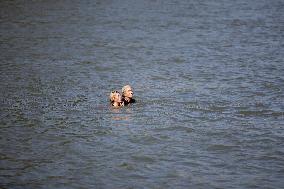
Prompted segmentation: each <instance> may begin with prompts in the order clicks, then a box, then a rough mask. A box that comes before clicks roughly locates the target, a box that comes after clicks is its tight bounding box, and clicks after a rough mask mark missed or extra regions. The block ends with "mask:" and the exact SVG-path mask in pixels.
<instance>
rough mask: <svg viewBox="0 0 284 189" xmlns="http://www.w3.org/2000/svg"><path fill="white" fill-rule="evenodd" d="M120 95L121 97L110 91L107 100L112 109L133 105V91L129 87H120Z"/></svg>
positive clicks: (117, 93)
mask: <svg viewBox="0 0 284 189" xmlns="http://www.w3.org/2000/svg"><path fill="white" fill-rule="evenodd" d="M121 93H122V95H121V94H120V93H119V92H118V91H111V93H110V95H109V100H110V103H111V105H112V106H113V107H122V106H126V105H129V104H131V103H135V99H133V91H132V88H131V86H130V85H125V86H124V87H122V89H121Z"/></svg>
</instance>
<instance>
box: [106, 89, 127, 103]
mask: <svg viewBox="0 0 284 189" xmlns="http://www.w3.org/2000/svg"><path fill="white" fill-rule="evenodd" d="M109 100H110V103H111V105H112V106H113V107H121V106H124V102H123V101H122V98H121V95H120V93H119V92H118V91H111V93H110V95H109Z"/></svg>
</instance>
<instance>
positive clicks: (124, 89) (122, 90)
mask: <svg viewBox="0 0 284 189" xmlns="http://www.w3.org/2000/svg"><path fill="white" fill-rule="evenodd" d="M127 88H131V86H130V85H125V86H124V87H122V89H121V92H122V96H124V93H125V91H126V89H127Z"/></svg>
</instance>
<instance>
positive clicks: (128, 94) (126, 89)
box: [122, 85, 133, 103]
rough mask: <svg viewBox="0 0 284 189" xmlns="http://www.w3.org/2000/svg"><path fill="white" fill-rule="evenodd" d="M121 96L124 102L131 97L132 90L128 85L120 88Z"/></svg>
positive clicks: (128, 100)
mask: <svg viewBox="0 0 284 189" xmlns="http://www.w3.org/2000/svg"><path fill="white" fill-rule="evenodd" d="M122 97H123V99H124V101H125V102H128V103H129V102H130V101H131V99H132V98H133V91H132V88H131V86H130V85H126V86H124V87H123V88H122Z"/></svg>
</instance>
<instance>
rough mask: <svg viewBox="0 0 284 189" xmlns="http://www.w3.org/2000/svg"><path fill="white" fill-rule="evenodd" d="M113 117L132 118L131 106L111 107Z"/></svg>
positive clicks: (113, 118)
mask: <svg viewBox="0 0 284 189" xmlns="http://www.w3.org/2000/svg"><path fill="white" fill-rule="evenodd" d="M111 112H112V116H111V119H112V120H115V121H121V120H124V121H129V120H131V119H132V116H131V115H132V110H131V109H130V108H129V107H122V108H113V107H111Z"/></svg>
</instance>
